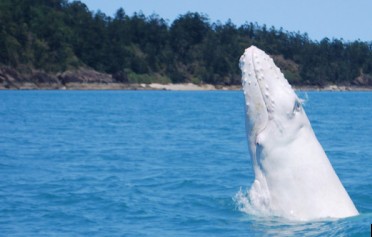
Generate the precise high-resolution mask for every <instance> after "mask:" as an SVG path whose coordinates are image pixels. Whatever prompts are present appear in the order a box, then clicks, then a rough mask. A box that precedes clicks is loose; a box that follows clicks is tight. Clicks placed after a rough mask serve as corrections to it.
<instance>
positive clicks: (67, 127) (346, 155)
mask: <svg viewBox="0 0 372 237" xmlns="http://www.w3.org/2000/svg"><path fill="white" fill-rule="evenodd" d="M300 95H301V96H302V97H307V98H308V99H307V101H306V104H305V110H306V112H307V115H308V117H309V119H310V120H311V123H312V126H313V128H314V130H315V133H316V134H317V137H318V139H319V140H320V142H321V144H322V145H323V147H324V148H325V151H326V153H327V155H328V157H329V159H330V160H331V162H332V164H333V166H334V168H335V170H336V172H337V174H338V175H339V177H340V179H341V181H342V183H343V184H344V186H345V188H346V189H347V191H348V192H349V194H350V196H351V198H352V199H353V201H354V203H355V205H356V207H357V209H358V210H359V211H360V213H361V215H360V216H357V217H352V218H346V219H341V220H324V221H314V222H305V223H303V222H302V223H301V222H289V221H286V220H282V219H278V218H272V217H266V218H265V217H256V216H252V215H249V214H246V213H243V212H240V211H239V210H238V209H237V208H236V204H235V202H234V200H233V197H234V196H235V194H236V193H237V192H238V191H239V190H240V188H242V189H243V190H245V189H248V188H249V187H250V185H251V183H252V181H253V172H252V168H251V161H250V158H249V155H248V148H247V144H246V137H245V128H244V98H243V95H242V92H238V91H231V92H222V91H215V92H168V91H153V92H150V91H1V92H0V180H1V182H0V229H1V235H4V236H9V235H12V236H76V235H78V236H79V235H90V236H324V235H325V236H332V235H333V236H369V232H370V224H371V223H372V214H371V213H372V205H371V203H372V176H371V168H372V137H371V134H372V126H371V125H372V121H371V118H372V103H371V101H372V93H370V92H307V93H300Z"/></svg>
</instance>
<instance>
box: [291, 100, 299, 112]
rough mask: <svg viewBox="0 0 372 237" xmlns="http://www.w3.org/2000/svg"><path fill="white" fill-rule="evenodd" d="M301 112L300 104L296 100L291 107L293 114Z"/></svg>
mask: <svg viewBox="0 0 372 237" xmlns="http://www.w3.org/2000/svg"><path fill="white" fill-rule="evenodd" d="M300 110H301V102H300V101H298V100H296V101H295V104H294V106H293V113H295V112H299V111H300Z"/></svg>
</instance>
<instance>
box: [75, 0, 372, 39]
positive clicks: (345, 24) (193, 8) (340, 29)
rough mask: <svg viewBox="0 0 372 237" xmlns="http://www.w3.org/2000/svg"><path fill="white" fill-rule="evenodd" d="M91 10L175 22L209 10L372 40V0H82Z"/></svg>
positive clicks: (217, 16)
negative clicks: (180, 18) (123, 12)
mask: <svg viewBox="0 0 372 237" xmlns="http://www.w3.org/2000/svg"><path fill="white" fill-rule="evenodd" d="M81 2H83V3H85V4H86V5H87V6H88V8H89V9H90V10H91V11H97V10H100V11H102V12H104V13H105V14H106V15H109V16H114V15H115V12H116V10H117V9H119V8H120V7H122V8H123V9H124V10H125V12H126V14H128V15H130V16H131V15H132V14H133V13H134V12H140V11H142V12H143V13H144V14H145V15H146V16H149V15H151V14H154V13H155V14H158V15H159V16H160V17H162V18H163V19H167V20H169V24H171V23H172V21H173V20H174V19H176V18H177V17H178V16H179V15H181V14H185V13H186V12H188V11H190V12H199V13H204V14H206V15H207V16H208V17H209V19H210V21H211V22H217V21H220V22H222V23H225V22H226V21H227V20H228V19H231V21H232V22H233V23H234V24H235V25H237V26H240V25H242V24H244V23H245V22H253V23H254V22H257V23H258V24H259V25H261V26H262V25H263V24H266V25H267V26H268V27H271V26H274V27H275V28H277V29H279V28H280V27H282V28H283V30H285V31H290V32H298V31H299V32H301V33H308V35H309V37H310V39H313V40H321V39H323V38H325V37H328V38H329V39H332V38H337V39H344V40H345V41H354V40H361V41H372V0H228V1H226V0H225V1H222V0H81Z"/></svg>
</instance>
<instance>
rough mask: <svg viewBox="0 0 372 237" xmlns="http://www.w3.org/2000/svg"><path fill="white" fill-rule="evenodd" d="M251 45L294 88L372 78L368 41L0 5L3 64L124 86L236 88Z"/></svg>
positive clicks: (202, 20) (191, 19)
mask: <svg viewBox="0 0 372 237" xmlns="http://www.w3.org/2000/svg"><path fill="white" fill-rule="evenodd" d="M250 45H256V46H257V47H259V48H261V49H263V50H265V51H266V52H267V53H269V54H270V55H272V56H273V58H274V60H275V62H276V63H277V64H278V65H279V66H280V67H281V69H282V70H283V72H284V74H285V76H286V77H287V79H289V80H290V82H291V83H293V84H309V85H324V84H327V83H336V84H350V83H351V82H352V81H353V80H354V79H355V78H356V77H358V76H360V75H367V76H369V77H371V76H372V41H370V42H362V41H360V40H357V41H353V42H349V41H344V40H342V39H328V38H324V39H322V40H320V41H314V40H311V39H309V37H308V35H307V34H306V33H300V32H288V31H284V30H283V29H282V28H280V29H277V28H274V27H271V28H268V27H267V26H266V25H262V26H260V25H258V24H257V23H249V22H247V23H245V24H243V25H241V26H237V25H235V24H233V23H232V22H231V21H227V22H225V23H221V22H210V20H209V19H208V17H207V16H206V15H203V14H200V13H194V12H188V13H186V14H184V15H180V16H179V17H178V18H177V19H175V20H174V21H173V22H171V23H169V22H168V21H167V20H164V19H163V18H161V17H160V16H158V15H150V16H145V15H144V14H142V13H135V14H133V15H132V16H129V15H127V14H126V13H125V11H124V9H123V8H120V9H118V10H117V12H116V14H115V15H114V16H113V17H110V16H107V15H105V14H104V13H102V12H100V11H98V12H92V11H90V10H89V9H88V8H87V6H86V5H85V4H83V3H81V2H79V1H74V2H68V1H67V0H33V1H30V0H1V1H0V64H1V65H3V66H8V67H12V68H16V69H17V70H23V69H24V68H31V69H37V70H43V71H46V72H63V71H66V70H73V69H77V68H81V67H87V68H92V69H94V70H97V71H99V72H105V73H109V74H112V75H113V76H114V77H115V78H116V79H117V80H118V81H121V82H145V83H146V82H161V83H167V82H173V83H181V82H192V83H212V84H221V85H231V84H239V83H240V70H239V67H238V60H239V57H240V55H241V54H242V53H243V51H244V49H245V48H247V47H249V46H250Z"/></svg>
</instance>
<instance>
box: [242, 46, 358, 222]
mask: <svg viewBox="0 0 372 237" xmlns="http://www.w3.org/2000/svg"><path fill="white" fill-rule="evenodd" d="M240 69H241V71H242V84H243V90H244V95H245V101H246V114H247V116H246V128H247V136H248V143H249V150H250V155H251V158H252V163H253V169H254V174H255V180H254V183H253V185H252V187H251V189H250V190H249V203H250V206H251V208H254V209H255V210H259V211H261V212H263V213H270V214H272V215H275V216H281V217H285V218H288V219H291V220H304V221H306V220H312V219H319V218H342V217H349V216H354V215H358V211H357V209H356V208H355V206H354V204H353V202H352V200H351V199H350V197H349V195H348V193H347V192H346V190H345V188H344V187H343V185H342V184H341V182H340V180H339V178H338V176H337V174H336V173H335V171H334V169H333V167H332V165H331V163H330V162H329V160H328V158H327V156H326V154H325V152H324V150H323V148H322V146H321V145H320V143H319V142H318V140H317V138H316V136H315V134H314V132H313V129H312V127H311V125H310V122H309V120H308V118H307V116H306V113H305V111H304V109H303V107H302V105H301V100H300V99H299V98H298V97H297V95H296V94H295V92H294V91H293V89H292V88H291V86H290V85H289V84H288V81H287V80H286V79H285V78H284V75H283V74H282V73H281V72H280V69H279V68H278V67H276V65H275V64H274V62H273V60H272V59H271V58H270V57H269V56H268V55H267V54H266V53H265V52H263V51H262V50H260V49H258V48H257V47H255V46H251V47H250V48H248V49H246V50H245V52H244V54H243V55H242V56H241V58H240Z"/></svg>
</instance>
